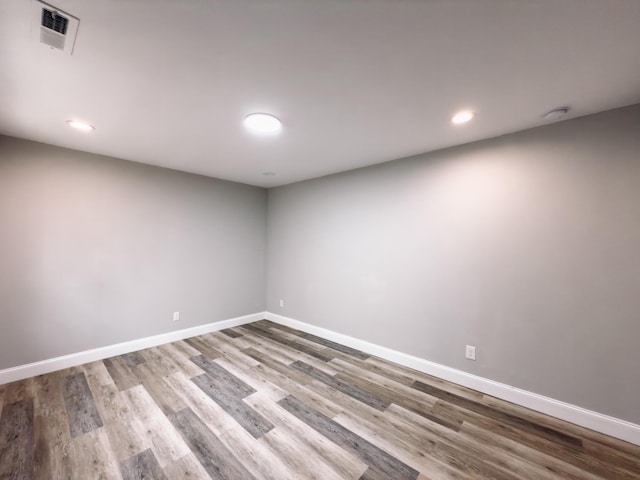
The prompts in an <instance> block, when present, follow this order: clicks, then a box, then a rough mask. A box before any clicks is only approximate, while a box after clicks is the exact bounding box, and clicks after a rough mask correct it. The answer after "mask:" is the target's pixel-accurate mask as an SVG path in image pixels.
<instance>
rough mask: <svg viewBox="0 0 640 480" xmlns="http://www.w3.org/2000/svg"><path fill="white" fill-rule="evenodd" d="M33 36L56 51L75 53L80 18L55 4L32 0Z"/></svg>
mask: <svg viewBox="0 0 640 480" xmlns="http://www.w3.org/2000/svg"><path fill="white" fill-rule="evenodd" d="M31 5H32V11H33V14H32V18H33V20H32V25H31V30H32V32H33V37H34V39H35V40H36V41H37V42H38V43H42V44H44V45H46V46H47V47H49V48H50V49H51V50H54V51H61V52H66V53H68V54H69V55H71V54H72V53H73V47H74V45H75V42H76V34H77V33H78V25H79V24H80V20H78V19H77V18H76V17H74V16H72V15H69V14H68V13H66V12H63V11H62V10H59V9H57V8H56V7H54V6H53V5H49V4H47V3H44V2H41V1H40V0H32V2H31Z"/></svg>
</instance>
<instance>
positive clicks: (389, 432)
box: [334, 411, 549, 480]
mask: <svg viewBox="0 0 640 480" xmlns="http://www.w3.org/2000/svg"><path fill="white" fill-rule="evenodd" d="M385 413H386V412H385ZM334 420H335V421H336V422H338V423H339V424H341V425H342V426H344V427H345V428H348V429H349V430H351V431H353V432H354V433H356V434H358V435H360V436H362V437H363V438H365V439H367V440H369V441H370V442H372V443H373V444H374V445H376V446H378V447H380V448H383V449H384V450H385V451H387V452H389V453H391V454H392V455H394V456H395V457H396V458H398V459H400V460H401V461H403V462H405V463H406V464H407V465H410V466H412V467H413V468H415V469H416V470H419V471H423V470H425V471H426V470H428V468H429V465H430V464H432V463H433V462H434V461H435V462H439V463H440V464H442V465H445V466H447V467H450V468H452V469H455V470H457V471H460V472H462V473H465V474H467V475H469V476H471V477H473V478H478V479H486V480H518V479H519V478H521V477H520V475H521V474H523V473H524V474H525V476H526V478H529V479H531V480H534V479H535V480H548V479H549V477H548V474H547V472H544V471H541V470H537V471H536V470H534V469H532V468H531V466H530V465H528V464H526V463H525V462H523V461H521V460H519V459H518V458H516V457H511V456H508V455H506V454H498V453H497V452H495V451H491V450H490V449H487V448H485V447H484V446H483V445H481V444H477V443H475V442H463V441H462V439H461V438H460V436H459V435H457V433H456V432H452V431H450V430H447V429H442V428H441V429H440V431H439V432H438V433H437V434H434V433H433V431H434V429H425V428H417V427H416V426H415V423H413V424H412V423H410V422H398V421H397V419H395V418H392V417H390V416H387V415H384V414H383V415H381V416H380V417H378V418H370V417H369V418H367V417H365V416H363V415H356V414H353V413H351V412H349V411H345V412H343V413H341V414H340V415H338V416H337V417H336V418H335V419H334ZM488 458H490V459H491V460H490V461H486V459H488Z"/></svg>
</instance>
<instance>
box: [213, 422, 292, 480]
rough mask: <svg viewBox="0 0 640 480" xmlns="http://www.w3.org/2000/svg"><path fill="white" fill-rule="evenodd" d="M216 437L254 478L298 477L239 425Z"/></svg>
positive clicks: (283, 479) (269, 479)
mask: <svg viewBox="0 0 640 480" xmlns="http://www.w3.org/2000/svg"><path fill="white" fill-rule="evenodd" d="M218 438H220V441H221V442H222V443H223V444H224V445H225V446H226V447H227V448H228V449H229V450H230V451H232V452H233V453H234V455H235V456H236V458H238V459H240V460H241V461H242V463H243V465H244V466H245V467H246V469H247V470H249V471H250V472H251V474H252V475H254V476H255V477H256V478H260V479H264V480H298V479H299V478H300V474H299V472H295V471H292V470H291V469H289V468H288V467H287V466H286V465H285V464H284V462H282V461H281V459H280V458H279V457H277V456H275V455H273V453H272V452H271V451H270V450H268V449H267V448H266V447H265V446H264V444H263V443H262V442H261V441H259V440H255V439H254V438H253V437H252V436H251V435H250V434H249V433H248V432H247V431H246V430H245V429H244V428H242V427H240V426H235V427H233V428H230V429H227V430H225V431H224V433H222V434H221V435H220V436H219V437H218ZM262 438H264V437H262Z"/></svg>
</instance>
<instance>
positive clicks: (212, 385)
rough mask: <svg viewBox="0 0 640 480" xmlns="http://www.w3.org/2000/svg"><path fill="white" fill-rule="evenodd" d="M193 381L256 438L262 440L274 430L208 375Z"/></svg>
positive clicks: (195, 378)
mask: <svg viewBox="0 0 640 480" xmlns="http://www.w3.org/2000/svg"><path fill="white" fill-rule="evenodd" d="M191 381H192V382H193V383H194V384H196V385H197V386H198V387H199V388H200V389H201V390H202V391H203V392H204V393H206V394H207V395H208V396H209V397H211V398H212V399H213V400H214V401H215V402H216V403H217V404H218V405H220V407H222V409H223V410H224V411H225V412H227V413H228V414H229V415H231V416H232V417H233V418H234V419H235V420H236V421H237V422H238V423H239V424H240V425H241V426H242V427H243V428H244V429H245V430H246V431H247V432H249V433H250V434H251V435H252V436H253V437H254V438H260V437H261V436H262V435H264V434H265V433H267V432H268V431H269V430H271V429H272V428H273V425H272V424H271V423H270V422H268V421H267V420H266V419H265V418H263V417H262V416H261V415H259V414H258V413H257V412H256V411H255V410H253V409H252V408H250V407H249V406H248V405H247V404H246V403H244V402H243V401H242V400H241V399H239V398H238V397H237V396H235V395H233V394H229V393H228V390H226V389H225V388H224V387H223V386H222V388H221V384H220V382H218V381H216V380H215V379H213V378H212V377H210V376H209V375H208V374H204V375H200V376H198V377H194V378H192V379H191Z"/></svg>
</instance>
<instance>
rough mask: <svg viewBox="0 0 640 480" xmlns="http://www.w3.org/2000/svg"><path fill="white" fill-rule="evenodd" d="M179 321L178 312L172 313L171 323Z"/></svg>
mask: <svg viewBox="0 0 640 480" xmlns="http://www.w3.org/2000/svg"><path fill="white" fill-rule="evenodd" d="M178 320H180V312H173V321H174V322H177V321H178Z"/></svg>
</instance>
